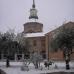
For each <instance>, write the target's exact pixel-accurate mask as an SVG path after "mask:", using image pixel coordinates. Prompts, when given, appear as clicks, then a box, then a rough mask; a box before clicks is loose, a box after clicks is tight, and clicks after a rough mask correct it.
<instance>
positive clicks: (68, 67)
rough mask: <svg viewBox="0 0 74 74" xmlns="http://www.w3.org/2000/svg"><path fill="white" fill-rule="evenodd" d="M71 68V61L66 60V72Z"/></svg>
mask: <svg viewBox="0 0 74 74" xmlns="http://www.w3.org/2000/svg"><path fill="white" fill-rule="evenodd" d="M69 69H70V66H69V60H66V70H69Z"/></svg>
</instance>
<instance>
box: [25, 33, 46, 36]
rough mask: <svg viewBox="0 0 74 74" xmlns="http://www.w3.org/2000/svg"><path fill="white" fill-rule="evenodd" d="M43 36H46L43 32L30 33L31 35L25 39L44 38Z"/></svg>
mask: <svg viewBox="0 0 74 74" xmlns="http://www.w3.org/2000/svg"><path fill="white" fill-rule="evenodd" d="M42 36H45V34H44V33H43V32H41V33H29V34H26V35H25V36H24V37H42Z"/></svg>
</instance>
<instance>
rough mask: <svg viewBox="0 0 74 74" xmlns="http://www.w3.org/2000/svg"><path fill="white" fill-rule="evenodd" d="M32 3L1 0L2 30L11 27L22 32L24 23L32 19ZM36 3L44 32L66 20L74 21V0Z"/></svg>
mask: <svg viewBox="0 0 74 74" xmlns="http://www.w3.org/2000/svg"><path fill="white" fill-rule="evenodd" d="M32 3H33V1H32V0H0V31H2V32H5V31H7V30H8V29H9V28H10V29H15V32H22V31H23V24H24V23H26V22H29V21H30V20H29V19H28V17H29V13H30V12H29V11H30V8H32ZM35 4H36V9H37V10H38V17H39V19H38V21H39V22H41V23H43V25H44V28H43V30H44V32H49V31H51V30H53V29H55V28H56V27H58V26H60V25H62V24H63V22H64V21H74V0H35Z"/></svg>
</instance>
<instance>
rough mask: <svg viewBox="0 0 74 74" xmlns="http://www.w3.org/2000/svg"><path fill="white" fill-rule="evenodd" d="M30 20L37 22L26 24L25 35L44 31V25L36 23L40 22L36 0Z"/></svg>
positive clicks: (31, 10)
mask: <svg viewBox="0 0 74 74" xmlns="http://www.w3.org/2000/svg"><path fill="white" fill-rule="evenodd" d="M29 19H32V20H35V21H30V22H27V23H25V24H24V33H38V32H42V31H43V24H42V23H39V22H37V21H36V20H38V15H37V9H36V5H35V0H33V4H32V8H31V9H30V16H29Z"/></svg>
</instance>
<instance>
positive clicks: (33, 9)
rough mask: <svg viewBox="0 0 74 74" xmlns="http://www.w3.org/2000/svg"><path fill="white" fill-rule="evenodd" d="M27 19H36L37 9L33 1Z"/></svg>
mask: <svg viewBox="0 0 74 74" xmlns="http://www.w3.org/2000/svg"><path fill="white" fill-rule="evenodd" d="M29 19H35V20H36V19H38V16H37V9H36V8H35V0H33V5H32V8H31V9H30V16H29Z"/></svg>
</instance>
